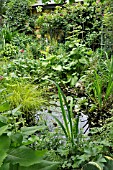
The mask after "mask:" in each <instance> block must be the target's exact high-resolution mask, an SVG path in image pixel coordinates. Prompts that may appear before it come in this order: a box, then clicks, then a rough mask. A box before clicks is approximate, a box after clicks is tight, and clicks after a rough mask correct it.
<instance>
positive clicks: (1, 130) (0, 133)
mask: <svg viewBox="0 0 113 170" xmlns="http://www.w3.org/2000/svg"><path fill="white" fill-rule="evenodd" d="M7 129H8V125H5V126H2V127H0V136H1V135H2V134H3V133H4V132H5V131H6V130H7Z"/></svg>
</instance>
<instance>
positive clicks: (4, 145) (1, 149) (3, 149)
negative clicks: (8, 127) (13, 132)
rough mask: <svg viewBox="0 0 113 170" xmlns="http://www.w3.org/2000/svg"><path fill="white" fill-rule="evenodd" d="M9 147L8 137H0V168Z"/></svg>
mask: <svg viewBox="0 0 113 170" xmlns="http://www.w3.org/2000/svg"><path fill="white" fill-rule="evenodd" d="M9 146H10V139H9V137H8V136H6V135H2V136H0V167H1V165H2V163H3V160H4V159H5V158H6V156H7V151H8V149H9Z"/></svg>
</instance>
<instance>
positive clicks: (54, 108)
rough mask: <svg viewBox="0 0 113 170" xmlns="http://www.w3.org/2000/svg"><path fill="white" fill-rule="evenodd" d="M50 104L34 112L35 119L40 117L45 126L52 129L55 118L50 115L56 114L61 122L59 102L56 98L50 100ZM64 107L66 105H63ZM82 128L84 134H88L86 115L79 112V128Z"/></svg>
mask: <svg viewBox="0 0 113 170" xmlns="http://www.w3.org/2000/svg"><path fill="white" fill-rule="evenodd" d="M49 104H50V105H49V106H48V107H47V108H45V107H42V108H41V110H40V111H37V113H36V120H39V119H40V117H41V118H42V119H43V120H45V121H46V124H47V126H48V127H49V129H50V131H53V129H54V127H55V125H57V123H56V121H55V119H54V118H53V117H52V115H54V116H56V117H57V118H58V119H59V120H60V121H61V122H62V123H63V120H62V113H61V108H60V102H59V101H58V99H56V100H51V101H50V103H49ZM65 109H66V107H65ZM80 129H82V131H83V133H84V134H88V132H89V128H88V116H87V115H84V114H83V113H81V115H80V116H79V130H80Z"/></svg>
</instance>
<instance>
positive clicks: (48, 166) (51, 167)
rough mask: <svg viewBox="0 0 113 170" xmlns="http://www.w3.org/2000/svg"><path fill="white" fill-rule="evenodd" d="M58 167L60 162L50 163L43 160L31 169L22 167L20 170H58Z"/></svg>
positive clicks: (30, 167)
mask: <svg viewBox="0 0 113 170" xmlns="http://www.w3.org/2000/svg"><path fill="white" fill-rule="evenodd" d="M58 165H59V163H58V162H49V161H45V160H43V161H40V162H39V163H37V164H35V165H32V166H29V167H20V168H19V169H18V170H57V168H58Z"/></svg>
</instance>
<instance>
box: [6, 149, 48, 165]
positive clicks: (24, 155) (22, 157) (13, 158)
mask: <svg viewBox="0 0 113 170" xmlns="http://www.w3.org/2000/svg"><path fill="white" fill-rule="evenodd" d="M45 153H46V151H38V150H37V151H35V150H32V149H31V148H28V147H26V146H20V147H18V148H14V149H11V150H10V151H9V152H8V156H7V158H6V163H12V164H19V165H20V166H25V167H27V166H31V165H34V164H36V163H39V162H40V160H42V158H43V156H44V154H45Z"/></svg>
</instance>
